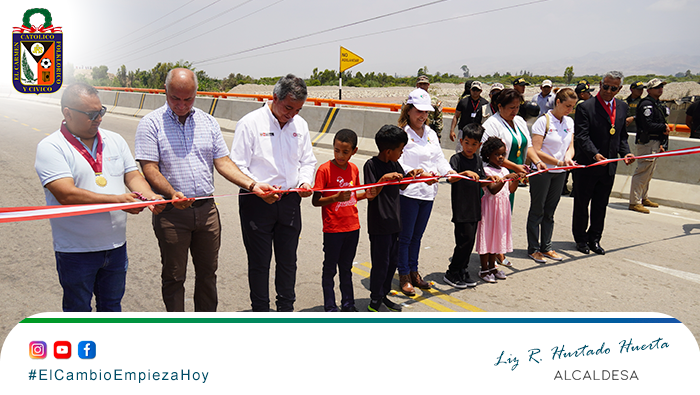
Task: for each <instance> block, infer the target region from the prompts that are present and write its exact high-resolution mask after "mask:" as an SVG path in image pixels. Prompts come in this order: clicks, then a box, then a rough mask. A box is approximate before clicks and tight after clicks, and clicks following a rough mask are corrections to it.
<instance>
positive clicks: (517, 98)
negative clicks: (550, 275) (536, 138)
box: [481, 89, 546, 266]
mask: <svg viewBox="0 0 700 395" xmlns="http://www.w3.org/2000/svg"><path fill="white" fill-rule="evenodd" d="M522 98H523V96H522V95H521V94H520V93H518V91H516V90H515V89H504V90H503V91H502V92H501V93H499V94H498V98H497V99H496V104H497V107H498V112H497V113H496V114H494V115H493V116H491V117H489V119H487V120H486V122H484V124H483V127H484V136H483V138H482V139H481V142H482V143H483V142H485V141H486V140H488V138H489V137H493V136H495V137H498V138H500V139H501V140H503V143H505V145H506V160H505V163H504V166H505V167H506V168H507V169H509V170H510V171H511V172H515V173H521V174H523V175H525V174H526V173H527V172H528V167H527V166H526V165H525V158H527V159H530V162H531V163H535V164H536V166H537V168H538V170H544V169H546V166H545V164H544V163H542V161H541V160H540V158H539V157H538V156H537V152H536V151H535V150H533V149H529V147H532V141H531V140H530V131H529V130H528V128H527V122H525V120H524V119H523V118H522V117H521V116H520V115H518V110H519V109H520V102H521V101H522ZM514 202H515V194H514V193H511V194H510V210H511V212H512V211H513V204H514ZM496 259H498V262H499V263H501V264H503V265H505V266H511V265H510V261H508V259H507V258H506V257H505V256H503V255H500V254H499V255H498V256H497V257H496Z"/></svg>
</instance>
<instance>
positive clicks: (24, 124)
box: [21, 123, 29, 127]
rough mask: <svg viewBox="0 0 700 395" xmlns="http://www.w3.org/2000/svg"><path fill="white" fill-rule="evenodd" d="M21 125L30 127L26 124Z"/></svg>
mask: <svg viewBox="0 0 700 395" xmlns="http://www.w3.org/2000/svg"><path fill="white" fill-rule="evenodd" d="M21 125H22V126H26V127H29V125H27V124H26V123H23V124H21Z"/></svg>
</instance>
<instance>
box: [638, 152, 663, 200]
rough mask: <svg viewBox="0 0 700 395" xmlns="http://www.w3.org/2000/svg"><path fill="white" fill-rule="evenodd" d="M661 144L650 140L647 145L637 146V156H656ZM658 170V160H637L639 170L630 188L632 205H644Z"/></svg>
mask: <svg viewBox="0 0 700 395" xmlns="http://www.w3.org/2000/svg"><path fill="white" fill-rule="evenodd" d="M660 147H661V142H659V141H658V140H650V141H649V142H648V143H646V144H637V156H639V155H649V154H656V153H658V152H659V151H660ZM655 168H656V158H653V159H637V169H636V170H635V171H634V175H633V176H632V185H631V186H630V204H642V200H643V199H647V193H648V192H649V182H650V181H651V177H652V176H653V175H654V169H655Z"/></svg>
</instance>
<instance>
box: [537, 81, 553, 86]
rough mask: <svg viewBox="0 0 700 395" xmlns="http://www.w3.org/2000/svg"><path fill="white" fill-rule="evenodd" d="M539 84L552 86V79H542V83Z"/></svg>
mask: <svg viewBox="0 0 700 395" xmlns="http://www.w3.org/2000/svg"><path fill="white" fill-rule="evenodd" d="M540 86H550V87H551V86H552V81H550V80H544V81H542V84H540Z"/></svg>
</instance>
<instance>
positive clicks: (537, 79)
mask: <svg viewBox="0 0 700 395" xmlns="http://www.w3.org/2000/svg"><path fill="white" fill-rule="evenodd" d="M175 67H184V68H187V69H191V70H193V71H194V72H195V74H196V75H197V79H198V82H199V86H198V90H199V91H204V92H228V91H229V90H231V89H232V88H234V87H236V86H238V85H242V84H261V85H274V84H275V83H276V82H277V80H279V79H280V76H277V77H262V78H253V77H251V76H249V75H243V74H241V73H230V74H229V75H228V76H227V77H226V78H222V79H219V78H214V77H210V76H209V75H208V74H207V73H206V71H204V70H196V69H195V68H194V67H193V65H192V63H190V62H187V61H182V60H180V61H178V62H175V63H171V62H166V63H158V64H156V65H155V66H154V67H153V68H152V69H150V70H141V69H136V70H127V69H126V66H124V65H122V66H121V67H119V69H117V71H116V73H114V74H113V75H112V76H110V74H109V73H108V71H109V69H108V67H107V66H104V65H102V66H97V67H93V68H92V72H91V73H90V75H89V76H86V75H84V74H77V75H75V74H74V68H73V66H72V65H71V64H67V65H66V67H65V68H64V70H65V73H66V75H65V76H64V79H65V81H66V82H68V83H70V82H73V81H81V82H86V83H88V84H91V85H94V86H113V87H128V88H147V89H162V88H163V85H164V84H165V76H166V74H167V73H168V71H169V70H170V69H172V68H175ZM461 70H462V71H463V73H462V75H461V76H458V75H455V74H449V73H440V72H436V73H433V74H431V73H430V72H429V70H428V67H427V66H423V67H421V68H419V69H418V71H417V72H416V74H415V75H413V76H399V75H396V74H394V75H391V74H387V73H375V72H370V73H364V74H363V73H362V72H359V71H358V72H356V73H352V72H351V71H344V72H342V73H339V72H338V71H337V70H328V69H326V70H323V71H319V70H318V68H314V69H313V71H312V73H311V75H310V76H309V78H307V79H306V80H305V81H306V84H307V85H308V86H321V85H331V86H332V85H338V79H339V78H341V77H342V80H343V86H354V87H366V88H376V87H388V86H414V85H415V84H416V80H417V78H418V76H420V75H427V76H428V78H429V79H430V82H431V83H440V82H444V83H451V84H462V83H465V82H466V81H468V80H478V81H481V82H483V83H486V84H493V83H496V82H500V83H502V84H503V85H505V86H509V85H510V84H512V82H513V80H514V79H515V78H520V77H522V78H524V79H525V80H526V81H528V82H529V83H530V84H532V85H539V84H540V83H541V82H542V81H543V80H545V79H549V80H551V81H552V82H553V83H554V84H555V85H575V84H577V83H578V81H581V80H583V79H585V80H587V81H588V82H589V83H590V84H591V85H595V84H598V83H599V82H600V80H601V78H602V76H601V75H580V76H577V75H574V67H573V66H569V67H567V68H566V69H565V70H564V72H563V74H562V75H561V76H549V75H535V74H533V73H532V72H530V71H528V70H520V71H518V73H516V74H511V73H510V72H506V73H504V74H500V73H498V72H496V73H493V74H487V75H483V76H482V75H478V76H470V75H469V68H468V67H467V66H466V65H462V67H461ZM652 78H661V79H663V80H665V81H667V82H681V81H695V82H700V73H697V74H693V73H692V72H691V71H690V70H687V71H686V72H678V73H676V74H674V75H668V76H664V75H656V74H646V75H630V76H626V77H625V80H626V81H637V80H639V81H649V80H650V79H652Z"/></svg>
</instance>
